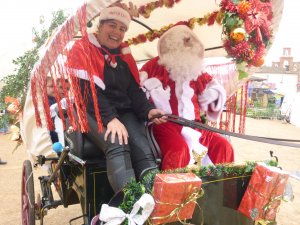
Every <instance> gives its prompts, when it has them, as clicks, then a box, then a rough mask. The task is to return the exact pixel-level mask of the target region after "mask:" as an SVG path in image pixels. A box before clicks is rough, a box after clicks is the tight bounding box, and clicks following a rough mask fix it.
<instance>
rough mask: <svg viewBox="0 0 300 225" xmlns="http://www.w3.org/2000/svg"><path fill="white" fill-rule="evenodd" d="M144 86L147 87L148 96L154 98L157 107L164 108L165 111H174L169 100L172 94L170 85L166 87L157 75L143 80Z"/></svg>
mask: <svg viewBox="0 0 300 225" xmlns="http://www.w3.org/2000/svg"><path fill="white" fill-rule="evenodd" d="M146 75H147V74H146ZM147 76H148V75H147ZM143 87H144V88H145V89H146V94H147V96H150V97H151V98H152V101H153V102H154V105H155V106H156V108H158V109H161V110H163V111H164V112H165V113H169V114H171V113H172V109H171V106H170V102H169V101H170V96H171V93H170V87H167V88H166V89H164V88H163V85H162V82H161V81H160V80H159V79H157V78H156V77H152V78H149V79H146V80H145V81H144V82H143Z"/></svg>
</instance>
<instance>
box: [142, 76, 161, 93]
mask: <svg viewBox="0 0 300 225" xmlns="http://www.w3.org/2000/svg"><path fill="white" fill-rule="evenodd" d="M142 85H143V86H144V88H145V89H146V90H147V91H149V92H150V91H151V90H153V89H156V88H160V87H161V88H162V83H161V81H160V80H159V79H157V78H155V77H152V78H149V79H146V80H145V81H144V82H143V83H142Z"/></svg>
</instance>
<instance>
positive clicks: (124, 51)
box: [121, 47, 131, 55]
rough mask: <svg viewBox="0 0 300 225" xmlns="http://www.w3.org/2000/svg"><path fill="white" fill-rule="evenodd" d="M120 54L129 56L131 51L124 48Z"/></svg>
mask: <svg viewBox="0 0 300 225" xmlns="http://www.w3.org/2000/svg"><path fill="white" fill-rule="evenodd" d="M121 53H122V54H123V55H127V54H131V50H130V48H129V47H125V48H122V49H121Z"/></svg>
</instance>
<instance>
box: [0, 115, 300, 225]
mask: <svg viewBox="0 0 300 225" xmlns="http://www.w3.org/2000/svg"><path fill="white" fill-rule="evenodd" d="M246 128H247V129H246V133H247V134H252V135H259V136H269V137H278V138H289V139H300V128H296V127H294V126H293V125H291V124H286V123H283V122H282V121H276V120H254V119H250V118H247V122H246ZM9 138H10V135H9V134H7V135H0V157H1V158H2V159H3V160H6V161H7V162H8V163H7V165H0V206H1V207H0V225H18V224H21V222H20V221H21V206H20V195H21V194H20V189H21V185H20V184H21V169H22V163H23V161H24V160H25V159H27V155H26V153H25V150H24V148H23V147H20V148H19V149H18V150H16V151H15V152H13V151H12V150H13V149H14V146H15V142H12V141H10V140H9ZM231 141H232V144H233V146H234V148H235V156H236V161H249V160H264V159H268V158H269V157H270V154H269V152H270V151H273V152H274V155H276V156H277V157H278V158H279V164H280V165H281V166H282V168H283V169H285V170H287V171H290V172H292V171H300V149H297V148H289V147H282V146H275V145H270V144H263V143H258V142H251V141H247V140H242V139H237V138H231ZM42 174H46V173H45V172H44V171H43V170H40V169H37V170H34V179H35V184H36V185H35V193H38V192H40V187H39V185H38V183H37V178H38V176H40V175H42ZM290 182H291V184H292V187H293V190H294V196H295V198H294V200H293V201H292V202H283V203H282V204H281V206H280V210H279V212H278V216H277V221H278V225H299V224H300V222H299V221H300V181H297V180H295V179H290ZM80 213H81V212H80V207H79V205H76V206H71V207H69V208H67V209H66V208H63V207H58V208H57V209H52V210H50V211H49V212H48V215H47V216H46V217H45V220H44V224H45V225H52V224H53V225H64V224H69V220H70V219H72V218H74V217H76V216H79V215H80ZM37 224H39V223H37ZM72 224H73V225H74V224H75V225H76V224H81V222H80V221H77V222H74V223H72ZM233 225H234V224H233Z"/></svg>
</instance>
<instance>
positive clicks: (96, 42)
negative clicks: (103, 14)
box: [88, 34, 101, 48]
mask: <svg viewBox="0 0 300 225" xmlns="http://www.w3.org/2000/svg"><path fill="white" fill-rule="evenodd" d="M88 39H89V41H90V42H91V43H92V44H93V45H95V46H96V47H97V48H101V45H100V44H99V42H98V40H97V38H96V36H95V35H94V34H88Z"/></svg>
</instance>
